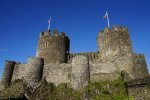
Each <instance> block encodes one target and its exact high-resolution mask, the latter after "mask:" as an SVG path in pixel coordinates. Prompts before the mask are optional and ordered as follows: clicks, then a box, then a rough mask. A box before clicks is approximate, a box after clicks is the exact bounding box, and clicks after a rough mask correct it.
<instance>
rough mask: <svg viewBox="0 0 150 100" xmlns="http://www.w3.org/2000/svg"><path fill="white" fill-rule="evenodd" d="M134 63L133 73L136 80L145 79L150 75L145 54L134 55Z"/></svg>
mask: <svg viewBox="0 0 150 100" xmlns="http://www.w3.org/2000/svg"><path fill="white" fill-rule="evenodd" d="M133 62H134V67H133V71H134V77H135V78H143V77H146V76H148V75H149V73H148V69H147V64H146V60H145V57H144V54H134V55H133Z"/></svg>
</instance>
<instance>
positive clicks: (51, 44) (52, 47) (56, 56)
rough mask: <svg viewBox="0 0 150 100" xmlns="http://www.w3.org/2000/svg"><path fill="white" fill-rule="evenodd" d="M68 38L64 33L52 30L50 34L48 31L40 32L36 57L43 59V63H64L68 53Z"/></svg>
mask: <svg viewBox="0 0 150 100" xmlns="http://www.w3.org/2000/svg"><path fill="white" fill-rule="evenodd" d="M69 42H70V40H69V38H68V37H67V36H65V33H63V32H61V34H60V35H59V32H58V30H54V31H53V34H52V35H51V34H50V30H48V31H46V32H41V33H40V36H39V39H38V47H37V51H36V56H37V57H40V58H44V63H65V62H67V55H68V53H69Z"/></svg>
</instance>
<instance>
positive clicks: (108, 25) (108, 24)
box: [106, 11, 110, 28]
mask: <svg viewBox="0 0 150 100" xmlns="http://www.w3.org/2000/svg"><path fill="white" fill-rule="evenodd" d="M106 14H107V22H108V27H109V28H110V24H109V17H108V13H107V11H106Z"/></svg>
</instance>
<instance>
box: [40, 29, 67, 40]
mask: <svg viewBox="0 0 150 100" xmlns="http://www.w3.org/2000/svg"><path fill="white" fill-rule="evenodd" d="M50 32H51V31H50V30H47V31H45V32H41V33H40V36H39V39H43V38H45V37H49V38H54V37H55V38H56V37H58V38H68V37H67V36H65V33H64V32H60V34H59V32H58V30H56V29H55V30H54V31H53V33H52V34H51V33H50Z"/></svg>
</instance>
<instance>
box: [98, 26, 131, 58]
mask: <svg viewBox="0 0 150 100" xmlns="http://www.w3.org/2000/svg"><path fill="white" fill-rule="evenodd" d="M97 45H98V51H99V56H100V58H101V59H102V60H103V61H105V60H108V59H109V60H112V59H115V58H117V57H121V56H124V55H126V54H131V53H132V47H131V42H130V38H129V33H128V29H127V28H126V27H124V26H113V27H112V29H109V28H108V27H107V28H105V29H104V30H101V31H99V33H98V36H97Z"/></svg>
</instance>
